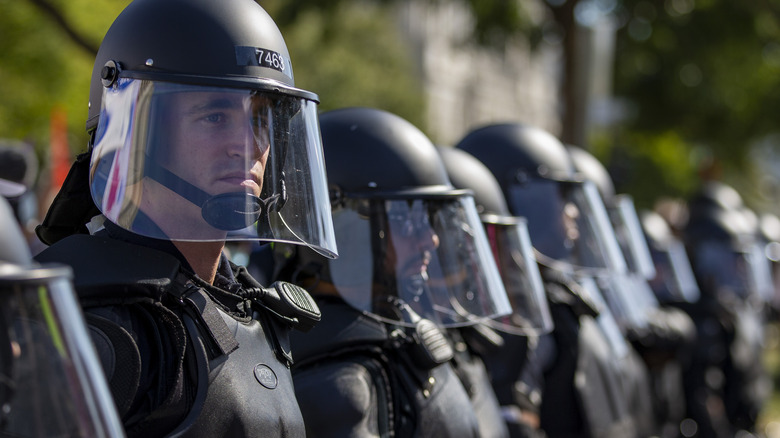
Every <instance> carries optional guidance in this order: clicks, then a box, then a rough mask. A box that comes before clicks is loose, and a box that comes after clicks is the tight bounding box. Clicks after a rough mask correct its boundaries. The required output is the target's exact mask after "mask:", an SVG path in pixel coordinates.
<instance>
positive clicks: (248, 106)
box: [162, 92, 271, 196]
mask: <svg viewBox="0 0 780 438" xmlns="http://www.w3.org/2000/svg"><path fill="white" fill-rule="evenodd" d="M170 99H171V102H170V103H171V104H170V105H169V108H171V111H170V112H169V115H168V120H167V123H168V130H169V131H168V132H169V137H168V141H167V146H168V147H167V150H168V154H167V157H166V158H165V160H164V161H165V162H164V163H162V164H163V166H165V167H166V168H167V169H168V170H170V171H171V172H173V173H174V174H176V175H178V176H179V177H181V178H183V179H184V180H186V181H188V182H189V183H191V184H193V185H195V186H197V187H199V188H201V189H202V190H204V191H206V192H207V193H209V194H211V195H216V194H220V193H228V192H238V191H245V192H247V193H250V194H253V195H255V196H259V195H260V190H261V188H262V181H263V173H264V169H265V164H266V160H267V159H268V151H269V135H268V132H269V129H268V123H270V118H271V116H270V111H269V108H270V107H269V101H268V100H267V99H265V98H260V97H249V96H246V95H241V94H237V93H220V92H189V93H177V94H174V95H172V96H170Z"/></svg>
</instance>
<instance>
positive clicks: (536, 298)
mask: <svg viewBox="0 0 780 438" xmlns="http://www.w3.org/2000/svg"><path fill="white" fill-rule="evenodd" d="M485 231H486V234H487V237H488V241H489V242H490V246H491V248H492V249H493V255H494V257H495V259H496V264H497V265H498V270H499V273H500V274H501V279H502V280H503V282H504V288H505V289H506V293H507V296H508V298H509V301H510V303H511V304H512V313H511V314H510V315H507V316H503V317H500V318H496V319H494V320H490V321H487V322H486V324H488V325H490V326H491V327H493V328H495V329H497V330H500V331H503V332H506V333H510V334H515V335H529V334H533V335H541V334H544V333H549V332H550V331H551V330H552V328H553V322H552V317H551V316H550V310H549V306H548V304H547V298H546V297H545V292H544V286H543V284H542V278H541V275H540V274H539V268H538V266H537V264H536V258H535V257H534V255H533V250H532V247H531V239H530V237H529V236H528V229H527V227H526V225H525V221H519V222H517V223H513V224H495V223H489V222H485Z"/></svg>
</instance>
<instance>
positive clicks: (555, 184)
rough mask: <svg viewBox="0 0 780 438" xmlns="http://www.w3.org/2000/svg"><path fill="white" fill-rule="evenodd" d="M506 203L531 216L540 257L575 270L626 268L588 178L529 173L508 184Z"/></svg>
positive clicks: (551, 263) (515, 211)
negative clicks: (577, 179) (555, 178)
mask: <svg viewBox="0 0 780 438" xmlns="http://www.w3.org/2000/svg"><path fill="white" fill-rule="evenodd" d="M507 193H508V195H509V196H508V203H509V206H510V210H511V211H512V213H513V214H515V215H516V216H522V217H524V218H526V219H527V220H528V230H529V232H530V233H531V236H532V241H533V244H534V248H535V249H536V250H537V252H538V253H539V254H538V256H537V257H538V260H539V261H540V262H541V263H544V264H546V265H550V266H554V265H555V264H557V263H563V264H565V265H567V266H570V267H573V268H574V269H575V270H577V271H582V270H591V269H597V270H601V269H608V270H612V271H613V272H623V271H625V260H623V257H622V255H620V248H619V247H618V245H617V242H616V240H615V235H614V232H613V231H612V226H611V225H610V223H609V219H608V218H607V213H606V210H605V208H604V203H603V202H602V201H601V198H600V196H599V194H598V191H597V190H596V187H595V186H593V185H592V183H590V182H584V183H582V182H572V181H553V180H545V179H530V180H528V181H526V182H524V183H516V184H514V185H512V186H511V187H509V190H508V192H507Z"/></svg>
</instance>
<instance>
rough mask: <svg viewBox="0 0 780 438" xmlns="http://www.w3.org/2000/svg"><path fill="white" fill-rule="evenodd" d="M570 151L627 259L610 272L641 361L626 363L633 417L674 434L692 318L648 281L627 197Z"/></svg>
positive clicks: (654, 430) (590, 160) (650, 430)
mask: <svg viewBox="0 0 780 438" xmlns="http://www.w3.org/2000/svg"><path fill="white" fill-rule="evenodd" d="M568 150H569V153H570V154H571V156H572V159H573V162H574V167H575V168H576V169H577V171H579V172H580V173H581V174H582V175H583V176H584V177H585V178H587V179H588V180H590V181H592V182H593V183H594V184H595V185H596V187H597V188H598V189H599V193H600V194H601V197H602V200H603V201H604V205H605V207H606V210H607V214H608V215H609V219H610V222H611V224H612V226H613V228H614V230H615V236H616V237H617V241H618V245H619V246H620V248H621V253H622V254H623V256H624V258H625V261H626V270H625V271H623V272H615V273H611V274H609V275H611V276H613V278H614V280H615V281H614V282H613V283H612V284H613V285H614V287H615V289H616V292H617V294H616V298H618V299H620V300H621V304H623V305H624V306H625V309H626V310H627V313H628V314H629V315H628V316H627V317H625V319H624V321H623V324H622V329H623V333H624V335H625V336H626V338H627V339H628V341H629V342H630V343H631V345H632V347H633V348H634V350H635V351H636V353H638V355H636V356H635V358H636V359H641V360H642V361H643V365H644V366H641V365H638V366H635V367H631V368H630V369H632V370H634V371H635V373H634V375H633V376H630V377H631V378H632V380H633V382H635V385H637V387H638V388H639V389H638V390H635V391H634V395H635V398H634V400H635V404H634V412H635V413H634V417H635V418H636V419H637V423H638V424H642V425H643V427H642V428H641V429H640V432H641V434H642V435H643V436H644V435H659V434H660V435H664V436H676V434H677V433H678V431H679V426H680V422H681V421H682V420H683V418H684V411H683V410H682V409H680V406H679V401H680V400H683V399H684V394H683V392H682V381H681V377H680V362H679V361H683V362H686V363H687V358H685V357H681V356H686V355H687V354H688V353H689V352H690V350H691V347H692V346H693V342H694V338H695V328H694V324H693V321H692V320H691V318H690V317H689V316H688V315H687V314H686V313H685V312H683V311H681V310H679V309H675V308H672V307H662V306H661V305H660V304H659V303H658V300H657V299H656V297H655V295H654V294H653V292H652V289H651V288H650V285H649V284H648V280H649V279H651V278H653V276H654V275H655V265H653V262H652V256H651V254H650V250H649V248H648V246H647V242H646V240H645V237H644V234H643V233H642V229H641V225H640V223H639V218H638V216H637V213H636V209H635V208H634V203H633V199H632V198H631V196H630V195H628V194H625V193H623V194H616V193H615V187H614V184H613V182H612V178H611V177H610V175H609V173H608V172H607V169H606V167H604V165H603V164H602V163H601V162H600V161H599V160H598V159H597V158H596V157H595V156H594V155H593V154H591V153H590V152H588V151H586V150H585V149H583V148H580V147H577V146H571V145H570V146H568ZM651 381H652V383H651ZM651 403H652V404H651ZM640 420H641V421H640Z"/></svg>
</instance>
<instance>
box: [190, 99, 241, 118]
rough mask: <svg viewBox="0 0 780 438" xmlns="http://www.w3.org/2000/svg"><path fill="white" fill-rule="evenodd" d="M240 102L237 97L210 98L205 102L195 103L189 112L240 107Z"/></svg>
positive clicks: (195, 112)
mask: <svg viewBox="0 0 780 438" xmlns="http://www.w3.org/2000/svg"><path fill="white" fill-rule="evenodd" d="M238 107H239V103H238V102H237V101H236V100H235V99H228V98H225V97H220V98H213V99H209V100H207V101H205V102H203V103H199V104H196V105H193V106H192V107H191V108H190V109H189V111H187V113H188V114H197V113H204V112H209V111H213V110H224V109H233V108H238Z"/></svg>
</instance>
